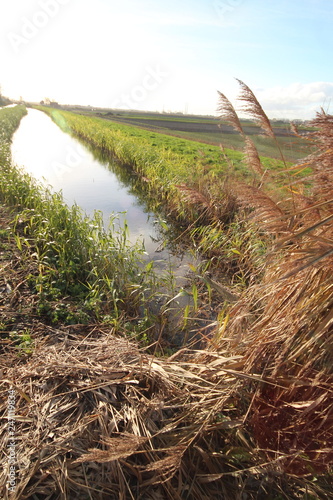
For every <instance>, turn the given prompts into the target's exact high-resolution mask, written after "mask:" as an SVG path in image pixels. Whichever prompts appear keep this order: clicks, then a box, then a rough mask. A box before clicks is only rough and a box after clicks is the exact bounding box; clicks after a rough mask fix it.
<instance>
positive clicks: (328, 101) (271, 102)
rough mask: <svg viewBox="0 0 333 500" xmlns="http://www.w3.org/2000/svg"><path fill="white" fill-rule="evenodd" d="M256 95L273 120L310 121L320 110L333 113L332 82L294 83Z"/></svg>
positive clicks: (261, 91)
mask: <svg viewBox="0 0 333 500" xmlns="http://www.w3.org/2000/svg"><path fill="white" fill-rule="evenodd" d="M255 93H256V96H257V98H258V100H259V101H260V103H261V105H262V107H263V108H264V110H265V112H266V113H267V115H268V116H269V117H271V118H291V119H292V118H300V119H310V118H314V116H315V113H316V111H319V110H320V108H324V109H325V111H327V112H329V113H332V111H333V110H332V100H333V83H331V82H310V83H299V82H294V83H292V84H290V85H289V86H287V87H282V86H277V87H272V88H269V89H266V90H258V91H257V92H255Z"/></svg>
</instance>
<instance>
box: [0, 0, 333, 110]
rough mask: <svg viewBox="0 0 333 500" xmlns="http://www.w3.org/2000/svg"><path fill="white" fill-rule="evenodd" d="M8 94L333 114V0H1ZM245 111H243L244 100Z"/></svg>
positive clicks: (0, 77)
mask: <svg viewBox="0 0 333 500" xmlns="http://www.w3.org/2000/svg"><path fill="white" fill-rule="evenodd" d="M0 13H1V18H0V38H1V55H0V85H1V89H2V94H3V95H6V96H9V97H12V98H13V99H19V98H20V97H22V98H23V99H24V100H27V101H40V100H42V99H44V98H50V99H52V100H56V101H58V102H59V103H61V104H81V105H91V106H95V107H110V108H118V109H125V110H126V109H138V110H147V111H158V112H161V111H164V112H182V113H189V114H201V115H217V100H218V94H217V91H218V90H219V91H221V92H222V93H224V94H225V95H226V96H227V97H228V98H229V99H230V100H231V102H232V103H233V104H234V105H235V107H236V109H240V107H241V104H240V102H239V101H237V96H238V95H239V85H238V82H237V80H236V78H238V79H240V80H242V81H244V82H245V83H246V84H247V85H248V86H249V87H250V88H251V89H252V90H253V91H254V93H255V94H256V96H257V98H258V100H259V101H260V103H261V105H262V106H263V108H264V110H265V111H266V113H267V115H268V116H269V117H270V118H289V119H296V118H298V119H311V118H314V117H315V113H316V111H319V110H320V108H323V109H324V110H325V111H326V112H328V113H331V114H333V103H332V102H333V64H332V54H333V29H332V26H333V0H293V1H291V0H137V1H135V0H121V1H120V0H11V1H10V2H9V1H8V0H0ZM240 114H242V113H241V111H240Z"/></svg>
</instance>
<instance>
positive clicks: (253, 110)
mask: <svg viewBox="0 0 333 500" xmlns="http://www.w3.org/2000/svg"><path fill="white" fill-rule="evenodd" d="M236 80H237V81H238V83H239V85H240V86H241V89H242V93H241V95H240V97H239V99H240V100H241V101H244V102H245V103H246V105H245V106H244V107H243V109H244V111H245V112H246V113H249V114H250V116H251V117H252V118H253V119H254V120H255V121H256V122H258V123H259V125H260V126H261V128H262V130H263V131H264V132H265V133H266V134H267V135H268V136H269V137H272V138H273V139H275V134H274V131H273V129H272V125H271V123H270V121H269V119H268V117H267V115H266V113H265V111H264V110H263V109H262V107H261V104H260V103H259V101H258V99H257V98H256V96H255V95H254V93H253V92H252V90H251V89H250V87H248V86H247V85H246V84H245V83H244V82H242V80H239V79H238V78H236Z"/></svg>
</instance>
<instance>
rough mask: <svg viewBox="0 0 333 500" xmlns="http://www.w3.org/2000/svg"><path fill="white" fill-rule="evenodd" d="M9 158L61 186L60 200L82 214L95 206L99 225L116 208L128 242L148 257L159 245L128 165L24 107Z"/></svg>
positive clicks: (151, 217) (91, 212)
mask: <svg viewBox="0 0 333 500" xmlns="http://www.w3.org/2000/svg"><path fill="white" fill-rule="evenodd" d="M12 157H13V162H14V163H16V164H18V165H22V166H24V168H25V169H26V170H27V171H28V172H29V173H30V174H31V175H32V176H33V177H35V178H36V179H38V180H40V181H42V182H44V183H46V184H48V185H50V186H52V188H53V189H54V190H55V191H60V190H62V193H63V196H64V200H65V201H66V203H68V204H73V203H74V202H76V203H77V204H78V205H79V206H80V207H82V208H83V210H84V211H85V212H86V213H87V214H88V215H92V214H93V212H94V211H95V210H101V211H102V212H103V216H104V223H105V226H107V225H108V221H109V217H110V214H112V213H119V214H120V215H119V218H120V221H121V222H122V221H123V220H124V219H125V217H126V220H127V224H128V228H129V238H130V241H131V242H133V243H134V242H135V241H136V240H137V239H138V238H140V239H141V240H142V241H143V242H144V245H145V248H146V251H147V252H148V254H150V255H151V257H152V258H154V255H153V254H154V252H155V250H156V248H157V247H158V246H159V245H158V243H156V239H158V234H157V233H158V231H157V229H156V225H155V224H154V223H153V221H154V219H155V216H154V214H153V213H152V212H150V211H149V209H148V208H147V206H146V205H145V203H144V193H143V192H142V189H141V192H140V193H141V195H139V194H138V193H139V190H138V179H137V177H136V176H135V175H133V173H131V172H130V171H129V169H127V168H126V167H123V166H120V165H119V164H117V163H116V162H111V161H110V160H109V159H107V158H106V157H105V155H102V154H101V153H99V152H97V151H96V150H93V149H92V148H88V147H86V145H85V146H83V145H82V144H81V143H80V142H79V141H78V140H77V139H74V138H73V137H71V136H70V135H68V134H65V133H64V132H62V131H61V130H60V129H59V127H58V126H57V125H56V124H54V123H53V122H52V120H51V119H50V118H49V117H48V116H47V115H45V114H44V113H42V112H41V111H37V110H34V109H29V110H28V115H27V116H25V117H24V118H23V119H22V121H21V124H20V127H19V128H18V130H17V131H16V133H15V135H14V137H13V143H12ZM124 212H126V214H124ZM155 258H160V256H159V255H158V257H157V256H155Z"/></svg>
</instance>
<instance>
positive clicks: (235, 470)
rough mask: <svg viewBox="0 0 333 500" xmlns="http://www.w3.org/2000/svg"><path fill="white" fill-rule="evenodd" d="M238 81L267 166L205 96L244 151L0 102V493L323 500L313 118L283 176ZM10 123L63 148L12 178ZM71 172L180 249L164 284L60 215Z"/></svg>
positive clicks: (326, 353) (326, 196)
mask: <svg viewBox="0 0 333 500" xmlns="http://www.w3.org/2000/svg"><path fill="white" fill-rule="evenodd" d="M50 5H51V4H50ZM59 9H60V3H59ZM149 81H150V80H149ZM239 84H240V90H241V94H240V99H241V101H242V102H244V101H245V103H246V108H247V112H248V113H249V117H250V118H251V119H253V120H255V122H256V126H257V127H260V130H261V133H263V134H266V139H267V142H268V141H271V146H270V147H271V148H273V147H276V149H277V151H276V156H275V158H270V157H263V156H261V155H260V154H259V153H258V150H257V149H256V145H255V144H256V140H255V138H254V137H253V134H252V136H251V137H249V135H250V134H248V130H249V129H250V127H248V124H247V123H244V121H243V120H240V119H239V117H238V115H237V113H236V111H235V109H234V107H233V106H232V104H231V102H230V101H229V100H228V98H227V97H226V96H225V95H224V94H222V93H219V94H218V104H219V114H220V118H221V120H223V121H224V123H225V122H227V123H228V124H229V125H228V126H231V127H234V129H236V130H237V133H238V134H239V136H240V137H239V144H240V143H242V144H243V148H244V151H236V150H229V149H227V148H222V149H221V148H218V147H215V146H213V145H211V144H203V143H200V142H197V141H189V140H186V139H184V138H183V137H182V138H180V137H178V138H177V137H171V136H170V135H166V134H159V133H158V132H156V131H155V132H154V131H152V130H148V129H147V128H144V127H140V126H138V125H133V124H128V123H127V124H125V123H124V122H121V120H117V117H114V116H111V115H108V116H107V118H105V119H104V118H102V117H99V118H97V117H92V116H84V115H83V114H78V113H73V112H68V111H64V110H62V109H52V108H50V107H42V108H39V110H35V109H29V110H28V116H25V115H26V113H27V111H26V109H25V107H24V106H16V107H12V108H6V109H0V125H1V128H0V130H1V136H0V140H1V145H0V163H1V170H0V196H1V207H0V222H1V227H0V251H1V254H0V255H1V270H0V305H1V308H0V324H1V332H2V333H1V353H0V356H1V371H2V378H1V381H0V387H1V393H0V394H1V397H0V406H1V410H2V414H3V415H5V416H7V417H8V419H7V418H6V419H3V420H4V421H3V422H2V423H1V433H0V439H1V447H0V449H1V453H2V457H1V461H2V463H3V464H4V467H3V469H2V470H1V471H0V485H1V486H0V496H1V498H11V499H15V500H16V499H17V500H18V499H20V498H41V497H42V496H43V498H44V496H45V498H46V497H51V496H52V495H56V496H57V498H58V497H59V498H65V497H66V498H79V497H80V498H87V499H88V498H92V499H95V498H96V499H98V498H112V499H113V498H114V499H116V498H124V499H130V498H147V499H148V498H154V499H155V498H161V499H162V498H165V499H170V500H171V499H172V500H173V499H175V498H179V499H180V498H186V499H188V500H202V499H207V500H208V499H210V498H214V499H221V500H222V499H223V500H225V499H227V500H229V499H230V500H234V499H239V500H241V499H243V498H245V496H246V498H249V499H253V500H254V499H266V498H269V499H270V498H271V499H272V500H273V499H276V500H277V499H278V498H290V499H295V500H296V499H299V498H313V499H315V498H316V499H317V498H318V499H322V500H324V499H326V498H331V497H332V495H333V490H332V484H333V481H332V470H331V464H332V459H333V453H332V449H333V438H332V431H331V429H332V423H333V422H332V412H331V408H332V403H333V401H332V391H331V386H332V380H333V375H332V366H333V360H332V305H333V295H332V290H333V286H332V266H333V262H332V255H333V249H332V240H333V226H332V220H333V214H332V210H333V205H332V199H331V198H332V197H331V193H332V191H333V189H332V188H333V186H332V181H333V171H332V155H331V151H332V148H333V144H332V116H331V115H329V114H327V113H325V112H324V111H321V112H320V113H318V114H317V117H316V119H315V120H314V122H313V123H312V124H311V127H312V128H311V130H310V131H309V139H310V140H311V148H313V149H314V148H316V152H313V153H312V154H311V155H310V156H305V157H304V158H302V160H300V161H299V162H298V163H295V164H291V163H289V162H288V161H287V160H286V158H285V155H284V152H283V148H281V143H280V142H279V141H278V139H277V137H276V131H275V129H274V128H273V127H272V124H271V123H270V121H269V119H268V118H267V116H266V114H265V112H264V110H263V108H262V107H261V105H260V103H259V102H258V100H257V99H256V96H255V95H254V94H253V92H252V91H251V89H250V88H249V87H248V86H247V85H245V84H244V83H243V82H241V81H239ZM41 110H43V111H44V114H42V113H41ZM48 115H49V116H50V117H52V120H53V121H54V122H55V123H52V122H51V120H50V118H49V116H48ZM29 116H30V117H33V116H35V117H38V118H36V119H38V120H40V119H41V120H42V121H43V127H42V129H44V132H45V137H44V138H43V139H42V131H40V133H39V137H40V140H43V141H44V142H45V144H46V143H47V134H48V127H49V126H51V125H52V127H56V125H58V127H59V128H55V130H56V132H54V133H55V134H56V133H59V134H60V136H59V137H60V138H61V139H59V140H61V141H62V140H63V141H64V143H62V144H63V147H62V149H61V147H57V148H56V149H57V151H58V153H59V151H60V150H61V151H60V155H59V156H56V153H55V154H53V153H52V157H51V158H50V157H48V158H47V157H44V159H43V160H41V163H38V161H37V160H36V161H35V162H34V156H32V158H31V160H32V161H31V166H28V165H26V167H25V168H20V167H17V166H16V165H15V164H14V162H13V161H12V156H13V157H14V156H15V155H16V154H17V155H18V156H17V158H19V154H20V151H21V152H22V151H23V148H24V137H23V136H22V138H21V139H19V140H20V141H21V140H22V142H21V143H20V142H19V140H18V142H15V141H16V139H18V138H19V134H20V131H23V132H24V123H25V121H26V123H28V121H27V120H28V118H29ZM110 116H111V118H110ZM20 123H21V126H22V129H21V126H20V128H18V127H19V125H20ZM55 124H56V125H55ZM16 130H17V132H16V134H17V135H15V136H14V134H15V131H16ZM63 131H64V132H66V134H67V135H64V134H63ZM295 133H296V134H298V131H297V130H295ZM70 134H71V135H70ZM64 137H66V138H67V137H68V138H69V139H72V138H73V137H74V138H78V139H80V141H82V145H90V146H93V148H91V149H90V153H89V154H88V153H87V152H86V150H85V149H83V148H82V147H80V146H79V143H77V142H73V143H72V142H66V141H67V139H66V140H65V139H64ZM29 140H30V139H29ZM12 141H13V142H12ZM20 144H21V145H20ZM58 144H59V143H58ZM15 148H16V149H15ZM47 148H48V149H50V148H51V145H49V146H48V147H47ZM15 151H16V152H15ZM12 152H13V154H12ZM93 152H94V155H95V158H94V157H93V156H89V155H92V153H93ZM87 157H89V161H92V160H94V159H95V160H96V159H97V157H99V159H100V160H101V162H102V164H101V165H98V164H97V163H93V161H92V163H89V166H88V164H86V163H85V162H86V160H87ZM111 160H112V161H111ZM103 162H104V166H103ZM112 162H113V163H114V165H113V167H112V168H114V171H113V172H110V170H109V169H110V168H111V167H110V166H109V163H112ZM27 163H28V161H27ZM99 168H101V170H99ZM75 169H79V171H81V172H82V179H81V181H82V184H81V186H80V191H81V193H85V196H86V198H87V199H88V198H89V187H91V186H92V184H93V183H94V182H95V183H96V184H97V185H98V183H99V182H101V184H105V183H106V179H107V178H108V176H109V175H111V174H112V175H113V174H114V173H115V171H116V173H117V175H118V181H119V183H120V185H117V188H112V189H111V187H110V188H106V189H105V191H106V196H105V203H107V199H108V196H107V194H108V195H109V197H110V198H111V197H112V196H113V197H114V198H116V197H117V193H116V191H117V190H119V191H120V193H121V195H120V197H119V203H121V202H122V200H123V199H124V198H125V197H126V196H129V197H130V196H132V195H135V196H136V201H134V208H135V210H136V209H138V208H139V209H140V210H142V213H143V214H149V215H150V216H151V217H150V218H153V220H155V221H159V224H160V228H161V229H160V230H159V232H158V233H153V232H150V231H151V230H155V229H154V227H155V226H156V223H155V224H153V225H152V226H151V227H150V228H149V230H148V233H144V236H143V238H144V240H145V243H146V242H147V241H148V240H149V239H150V240H151V243H152V245H153V246H154V245H156V247H157V249H158V250H161V249H162V248H163V245H164V241H163V240H161V239H159V238H160V236H161V234H163V232H164V234H169V235H170V234H172V237H171V238H170V239H171V240H172V239H173V240H174V243H182V244H183V245H180V246H179V247H178V251H181V250H183V251H184V246H185V243H186V248H187V251H188V252H190V253H191V255H193V260H192V261H189V262H186V263H185V267H186V272H184V275H186V281H184V282H183V283H182V286H179V283H178V282H177V279H176V274H175V269H174V267H172V265H171V264H170V266H167V267H166V268H165V269H164V271H163V272H162V273H160V272H156V267H157V264H156V261H158V254H159V252H156V253H157V255H156V256H155V258H151V259H150V260H147V255H146V253H147V252H146V250H145V246H144V245H143V241H142V234H141V240H140V239H139V241H138V243H136V242H134V241H129V239H128V230H127V226H126V223H123V225H122V226H121V225H120V226H119V225H118V223H117V217H116V216H115V215H114V216H112V218H111V228H110V231H109V230H108V229H107V227H106V221H105V217H103V214H102V212H101V211H97V212H95V213H94V210H91V211H90V210H89V208H87V207H86V208H85V211H86V213H85V212H84V211H83V210H82V208H80V206H79V204H78V203H77V204H75V203H74V204H73V200H74V199H75V196H76V195H75V196H73V197H72V198H70V193H71V191H70V190H71V189H72V194H73V193H74V188H75V186H74V185H72V186H71V184H70V179H71V175H72V172H74V171H75ZM29 172H30V173H29ZM30 174H32V175H34V176H36V177H38V178H39V179H40V181H37V180H36V179H34V178H33V177H32V176H31V175H30ZM37 174H38V175H37ZM43 174H47V175H50V176H53V177H52V182H50V181H51V177H49V178H47V176H46V175H45V177H46V180H45V181H43V180H42V177H43ZM91 174H93V179H94V180H92V178H91ZM63 178H65V179H67V180H68V185H67V188H66V189H67V190H65V188H64V189H63V194H60V193H59V192H56V191H55V189H54V187H57V188H58V187H60V182H62V180H63ZM119 179H120V180H119ZM57 182H58V183H59V184H58V185H56V183H57ZM78 182H79V181H78V180H75V181H74V183H73V184H75V183H78ZM50 183H51V184H52V183H54V185H55V186H54V187H53V188H51V187H48V184H50ZM101 189H102V188H101ZM121 189H124V191H121ZM108 190H109V193H108ZM102 192H103V190H102V191H101V197H100V198H102ZM140 193H141V194H140ZM103 196H104V194H103ZM145 203H146V204H145ZM94 208H96V207H94ZM98 208H100V209H101V210H102V209H103V210H105V207H98ZM117 211H118V209H117ZM119 211H120V212H121V210H119ZM134 219H135V215H134ZM136 220H137V221H139V220H140V217H139V216H138V217H137V219H136ZM128 226H130V222H128ZM138 229H139V231H138V233H141V232H142V228H141V227H140V228H138ZM138 236H140V234H138ZM135 241H136V240H135ZM165 244H166V243H165ZM156 247H155V249H156ZM162 260H163V259H162ZM180 262H182V264H181V265H184V261H181V260H180ZM176 267H177V265H176ZM5 420H6V421H5ZM7 420H8V422H7ZM8 424H10V425H8Z"/></svg>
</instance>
